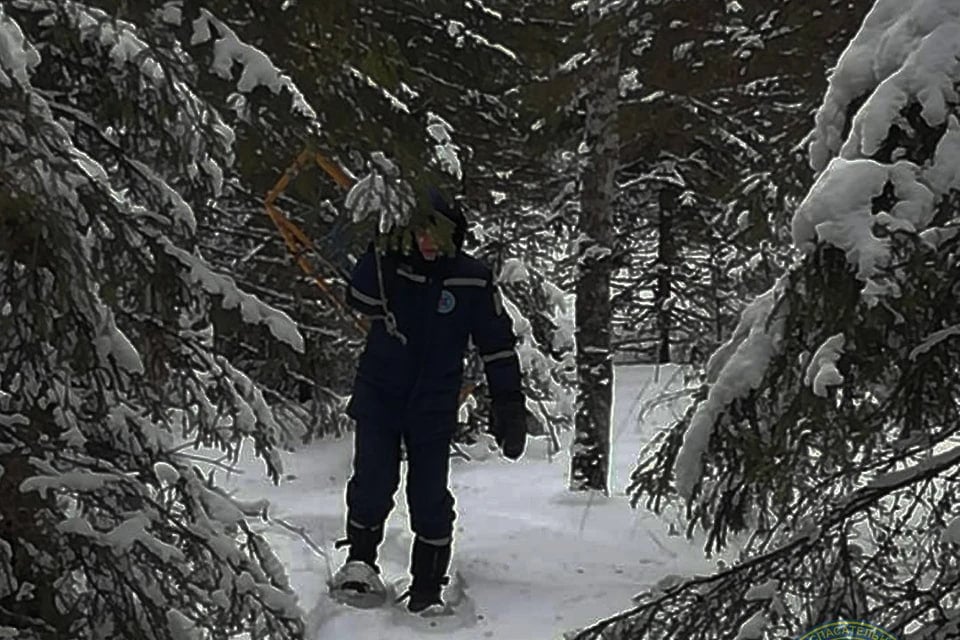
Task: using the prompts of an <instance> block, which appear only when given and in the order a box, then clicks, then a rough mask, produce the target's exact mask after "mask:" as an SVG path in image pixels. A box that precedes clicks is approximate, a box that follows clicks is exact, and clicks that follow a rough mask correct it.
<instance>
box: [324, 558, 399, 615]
mask: <svg viewBox="0 0 960 640" xmlns="http://www.w3.org/2000/svg"><path fill="white" fill-rule="evenodd" d="M330 597H332V598H333V599H334V600H336V601H337V602H339V603H341V604H346V605H349V606H351V607H357V608H359V609H375V608H377V607H382V606H384V605H385V604H386V603H387V600H388V593H387V587H386V585H385V584H384V583H383V580H382V579H381V578H380V575H379V574H378V573H377V571H376V570H375V569H374V568H373V567H372V566H370V565H369V564H367V563H366V562H362V561H360V560H350V561H348V562H347V563H346V564H344V565H343V566H342V567H341V568H340V570H339V571H337V573H336V575H334V576H333V580H332V581H331V582H330Z"/></svg>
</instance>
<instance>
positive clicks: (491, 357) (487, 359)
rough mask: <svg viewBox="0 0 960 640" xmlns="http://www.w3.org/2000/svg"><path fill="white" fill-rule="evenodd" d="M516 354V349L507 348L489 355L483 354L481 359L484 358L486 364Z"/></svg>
mask: <svg viewBox="0 0 960 640" xmlns="http://www.w3.org/2000/svg"><path fill="white" fill-rule="evenodd" d="M516 355H517V352H516V351H514V350H513V349H507V350H506V351H497V352H496V353H491V354H490V355H487V356H484V355H481V356H480V359H481V360H483V363H484V364H490V363H491V362H495V361H497V360H503V359H504V358H511V357H513V356H516Z"/></svg>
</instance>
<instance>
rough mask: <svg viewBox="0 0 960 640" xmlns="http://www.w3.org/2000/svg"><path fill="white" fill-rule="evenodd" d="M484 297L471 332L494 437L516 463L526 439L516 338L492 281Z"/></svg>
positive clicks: (505, 453)
mask: <svg viewBox="0 0 960 640" xmlns="http://www.w3.org/2000/svg"><path fill="white" fill-rule="evenodd" d="M481 295H482V297H481V301H480V308H479V309H477V312H476V317H475V319H474V323H473V330H472V331H471V333H472V335H473V342H474V344H476V346H477V350H478V351H479V352H480V358H481V360H482V361H483V367H484V372H485V373H486V377H487V386H488V387H489V388H490V399H491V401H492V405H493V434H494V436H495V437H496V439H497V443H498V444H499V445H500V447H501V449H503V454H504V455H505V456H507V457H508V458H512V459H514V460H515V459H517V458H519V457H520V455H521V454H522V453H523V449H524V446H525V443H526V437H527V424H526V408H525V406H524V404H525V403H524V399H523V383H522V379H521V375H520V359H519V357H518V356H517V351H516V346H517V337H516V336H515V335H514V333H513V322H512V321H511V320H510V316H509V315H508V314H507V312H506V309H504V307H503V298H502V297H501V295H500V291H499V290H498V289H497V286H496V284H495V283H494V282H493V279H492V278H491V279H490V280H489V281H488V283H487V286H486V287H485V288H484V291H483V293H482V294H481Z"/></svg>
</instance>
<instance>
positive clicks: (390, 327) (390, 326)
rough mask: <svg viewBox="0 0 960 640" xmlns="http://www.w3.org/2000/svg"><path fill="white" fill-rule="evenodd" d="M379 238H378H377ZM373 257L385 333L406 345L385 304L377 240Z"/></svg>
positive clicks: (393, 317) (394, 317)
mask: <svg viewBox="0 0 960 640" xmlns="http://www.w3.org/2000/svg"><path fill="white" fill-rule="evenodd" d="M378 239H379V238H378ZM373 259H374V261H375V262H376V266H377V285H378V286H379V287H380V306H381V307H382V308H383V324H384V325H385V326H386V327H387V333H388V334H389V335H391V336H393V337H394V338H396V339H397V340H399V341H400V344H402V345H403V346H407V336H405V335H403V333H402V332H401V331H400V329H398V328H397V317H396V316H395V315H393V312H392V311H390V307H388V306H387V293H386V291H385V290H384V287H383V268H382V266H381V263H380V250H379V249H378V248H377V242H374V245H373Z"/></svg>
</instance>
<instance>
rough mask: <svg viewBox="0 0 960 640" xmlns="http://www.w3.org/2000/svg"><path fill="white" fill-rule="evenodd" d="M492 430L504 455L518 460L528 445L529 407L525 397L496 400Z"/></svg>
mask: <svg viewBox="0 0 960 640" xmlns="http://www.w3.org/2000/svg"><path fill="white" fill-rule="evenodd" d="M490 430H491V432H492V433H493V437H494V438H495V439H496V441H497V446H498V447H500V450H501V451H503V455H504V456H506V457H507V458H509V459H511V460H516V459H518V458H519V457H520V456H521V455H523V450H524V448H525V447H526V445H527V408H526V406H525V404H524V401H523V399H520V400H506V401H500V402H496V401H494V403H493V424H492V425H491V429H490Z"/></svg>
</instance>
